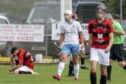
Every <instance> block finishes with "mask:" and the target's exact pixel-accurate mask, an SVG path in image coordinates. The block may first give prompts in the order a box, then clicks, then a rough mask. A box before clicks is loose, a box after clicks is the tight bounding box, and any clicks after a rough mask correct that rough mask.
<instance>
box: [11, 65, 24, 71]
mask: <svg viewBox="0 0 126 84" xmlns="http://www.w3.org/2000/svg"><path fill="white" fill-rule="evenodd" d="M21 66H23V65H20V64H19V65H17V66H14V67H12V68H11V69H10V70H9V71H10V72H13V71H14V70H16V69H17V68H19V67H21Z"/></svg>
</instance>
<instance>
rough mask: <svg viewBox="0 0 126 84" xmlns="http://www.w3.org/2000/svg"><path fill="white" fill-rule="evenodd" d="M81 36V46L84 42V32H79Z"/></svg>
mask: <svg viewBox="0 0 126 84" xmlns="http://www.w3.org/2000/svg"><path fill="white" fill-rule="evenodd" d="M79 36H80V44H82V43H83V42H84V35H83V32H82V31H80V32H79Z"/></svg>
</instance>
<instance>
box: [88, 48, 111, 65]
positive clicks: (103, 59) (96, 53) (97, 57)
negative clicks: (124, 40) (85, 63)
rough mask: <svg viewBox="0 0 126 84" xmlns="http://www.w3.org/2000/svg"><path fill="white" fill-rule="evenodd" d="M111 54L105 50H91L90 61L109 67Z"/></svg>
mask: <svg viewBox="0 0 126 84" xmlns="http://www.w3.org/2000/svg"><path fill="white" fill-rule="evenodd" d="M109 57H110V52H108V53H105V50H104V49H97V48H91V51H90V61H97V62H99V64H102V65H106V66H108V65H109Z"/></svg>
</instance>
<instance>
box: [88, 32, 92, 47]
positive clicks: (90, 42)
mask: <svg viewBox="0 0 126 84" xmlns="http://www.w3.org/2000/svg"><path fill="white" fill-rule="evenodd" d="M89 45H90V46H91V45H92V34H89Z"/></svg>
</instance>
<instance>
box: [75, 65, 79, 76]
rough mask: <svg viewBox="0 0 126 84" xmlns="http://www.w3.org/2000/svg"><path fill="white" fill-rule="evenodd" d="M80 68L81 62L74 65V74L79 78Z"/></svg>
mask: <svg viewBox="0 0 126 84" xmlns="http://www.w3.org/2000/svg"><path fill="white" fill-rule="evenodd" d="M79 69H80V66H79V64H76V65H74V75H75V77H76V78H78V76H79Z"/></svg>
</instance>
